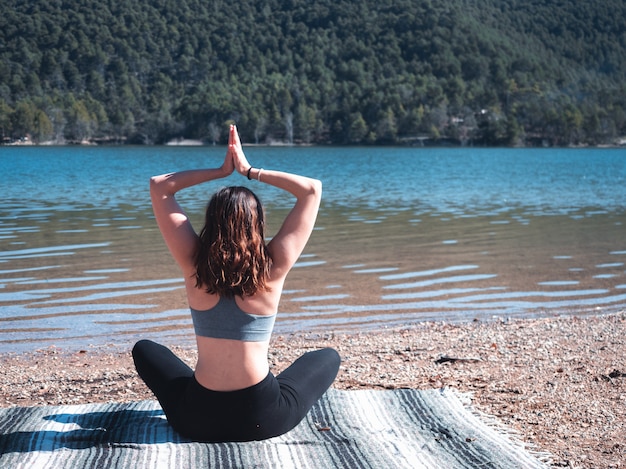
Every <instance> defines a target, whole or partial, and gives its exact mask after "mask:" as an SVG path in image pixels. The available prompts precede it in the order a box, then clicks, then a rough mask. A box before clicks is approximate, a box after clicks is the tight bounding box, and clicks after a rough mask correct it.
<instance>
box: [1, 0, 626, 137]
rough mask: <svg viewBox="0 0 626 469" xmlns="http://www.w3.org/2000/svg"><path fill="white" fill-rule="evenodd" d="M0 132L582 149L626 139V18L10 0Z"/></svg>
mask: <svg viewBox="0 0 626 469" xmlns="http://www.w3.org/2000/svg"><path fill="white" fill-rule="evenodd" d="M0 5H1V7H2V12H3V14H2V15H0V136H1V137H2V139H3V141H12V140H15V139H19V138H23V137H25V136H27V135H28V136H30V138H32V139H33V140H34V141H36V142H44V141H52V142H58V143H64V142H82V141H99V142H119V143H145V144H160V143H164V142H167V141H169V140H172V139H177V138H189V139H199V140H202V141H204V142H207V143H223V142H224V141H225V139H226V138H227V124H228V123H229V122H237V123H238V125H239V127H240V129H241V131H242V133H243V135H242V138H243V139H244V140H245V141H247V142H255V143H272V142H283V143H304V144H423V143H441V142H444V143H453V144H466V145H546V144H547V145H581V144H591V145H597V144H611V143H615V142H616V141H617V140H618V139H619V138H621V137H623V136H624V135H626V35H625V34H624V33H623V25H622V21H623V18H625V17H626V5H625V4H624V2H621V1H619V0H607V1H605V2H603V3H601V4H596V3H594V2H588V1H584V0H570V1H565V0H561V1H554V0H483V1H481V2H475V1H472V0H447V1H446V2H437V1H434V0H361V1H359V2H354V1H352V0H332V1H331V0H264V1H258V0H239V1H237V2H223V1H221V0H214V1H211V2H206V1H200V0H175V1H174V0H150V1H146V0H134V1H133V0H99V1H93V0H47V1H46V2H29V1H26V0H0Z"/></svg>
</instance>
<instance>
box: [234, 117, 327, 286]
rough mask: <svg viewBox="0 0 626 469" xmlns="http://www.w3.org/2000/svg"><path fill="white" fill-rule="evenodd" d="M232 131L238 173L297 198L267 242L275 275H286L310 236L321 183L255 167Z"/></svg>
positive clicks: (320, 194) (318, 202) (319, 196)
mask: <svg viewBox="0 0 626 469" xmlns="http://www.w3.org/2000/svg"><path fill="white" fill-rule="evenodd" d="M230 131H231V135H232V138H231V141H232V144H231V145H230V151H231V152H232V155H233V161H234V164H235V169H236V170H237V172H239V174H241V175H243V176H249V177H250V179H257V180H259V181H260V182H263V183H265V184H270V185H272V186H275V187H278V188H279V189H282V190H285V191H287V192H289V193H291V194H292V195H293V196H294V197H295V198H296V202H295V204H294V206H293V208H292V209H291V211H290V212H289V214H288V215H287V217H285V220H284V221H283V224H282V226H281V227H280V229H279V230H278V233H276V235H275V236H274V237H273V238H272V240H271V241H270V242H269V243H268V249H269V251H270V255H271V256H272V271H273V274H274V275H276V276H277V277H284V276H286V275H287V273H288V272H289V270H290V269H291V267H292V266H293V265H294V264H295V263H296V261H297V260H298V258H299V257H300V254H302V251H303V250H304V247H305V246H306V243H307V241H308V240H309V238H310V236H311V233H312V231H313V228H314V226H315V220H316V218H317V212H318V210H319V206H320V202H321V199H322V183H321V181H319V180H317V179H312V178H308V177H305V176H299V175H297V174H292V173H287V172H284V171H273V170H265V169H264V170H260V169H257V168H253V167H252V166H251V165H250V163H248V160H247V159H246V157H245V155H244V153H243V149H242V147H241V142H240V141H239V135H238V134H237V129H236V127H235V126H232V127H231V129H230Z"/></svg>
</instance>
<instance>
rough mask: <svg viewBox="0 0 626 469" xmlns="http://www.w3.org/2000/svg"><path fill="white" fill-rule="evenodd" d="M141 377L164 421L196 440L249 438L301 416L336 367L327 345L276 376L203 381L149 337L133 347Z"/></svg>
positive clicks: (287, 426)
mask: <svg viewBox="0 0 626 469" xmlns="http://www.w3.org/2000/svg"><path fill="white" fill-rule="evenodd" d="M133 360H134V361H135V368H136V369H137V372H138V373H139V376H140V377H141V379H143V381H144V382H145V383H146V385H147V386H148V387H149V388H150V389H151V390H152V392H153V393H154V395H155V396H156V398H157V399H158V400H159V403H160V404H161V407H162V408H163V412H164V413H165V416H166V417H167V420H168V422H169V423H170V425H172V427H173V428H174V430H176V431H177V432H178V433H180V434H181V435H182V436H184V437H187V438H189V439H191V440H194V441H204V442H223V441H252V440H264V439H266V438H271V437H274V436H278V435H282V434H283V433H286V432H288V431H289V430H291V429H292V428H294V427H295V426H296V425H298V423H300V421H301V420H302V419H303V418H304V416H305V415H306V414H307V412H308V411H309V410H310V408H311V407H312V406H313V404H315V402H316V401H317V400H318V399H319V398H320V397H322V395H323V394H324V393H325V392H326V390H327V389H328V388H329V387H330V385H331V384H332V382H333V381H334V380H335V377H336V376H337V372H338V371H339V364H340V361H341V360H340V358H339V354H338V353H337V352H336V351H335V350H334V349H331V348H325V349H321V350H316V351H313V352H308V353H305V354H304V355H302V356H301V357H300V358H298V359H297V360H296V361H295V362H293V364H291V365H290V366H289V368H287V369H286V370H284V371H283V372H282V373H280V374H279V375H278V376H276V377H274V375H272V374H271V373H268V375H267V376H266V377H265V379H263V381H261V382H260V383H258V384H255V385H254V386H251V387H249V388H245V389H241V390H238V391H228V392H226V391H211V390H210V389H207V388H205V387H203V386H201V385H200V384H199V383H198V381H196V378H195V376H194V374H193V370H192V369H191V368H189V366H187V365H186V364H185V363H184V362H183V361H182V360H181V359H180V358H178V357H177V356H176V355H174V353H172V351H171V350H170V349H168V348H167V347H164V346H163V345H160V344H157V343H155V342H152V341H150V340H141V341H139V342H137V344H135V347H134V348H133Z"/></svg>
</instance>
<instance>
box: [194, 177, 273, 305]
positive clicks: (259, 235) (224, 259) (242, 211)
mask: <svg viewBox="0 0 626 469" xmlns="http://www.w3.org/2000/svg"><path fill="white" fill-rule="evenodd" d="M264 231H265V214H264V213H263V207H262V205H261V201H260V200H259V198H258V197H257V196H256V195H255V194H254V193H253V192H252V191H251V190H249V189H247V188H246V187H240V186H237V187H226V188H224V189H221V190H219V191H218V192H216V193H215V194H214V195H213V197H211V200H210V201H209V204H208V206H207V210H206V219H205V223H204V227H203V228H202V231H200V243H199V246H198V250H197V252H196V287H197V288H203V287H204V288H206V291H207V292H208V293H212V294H218V295H220V296H226V297H232V296H234V295H239V296H250V295H253V294H255V293H256V292H258V291H268V290H269V287H268V286H267V280H268V278H269V272H270V267H271V265H272V259H271V257H270V255H269V251H268V249H267V245H266V244H265V233H264Z"/></svg>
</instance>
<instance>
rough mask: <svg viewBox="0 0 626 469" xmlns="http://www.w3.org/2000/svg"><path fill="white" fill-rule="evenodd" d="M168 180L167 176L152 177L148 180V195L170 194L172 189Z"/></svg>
mask: <svg viewBox="0 0 626 469" xmlns="http://www.w3.org/2000/svg"><path fill="white" fill-rule="evenodd" d="M171 186H172V184H171V182H170V180H169V175H168V174H162V175H161V176H152V177H151V178H150V195H152V196H155V195H168V194H172V193H173V192H174V191H173V188H172V187H171Z"/></svg>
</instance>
